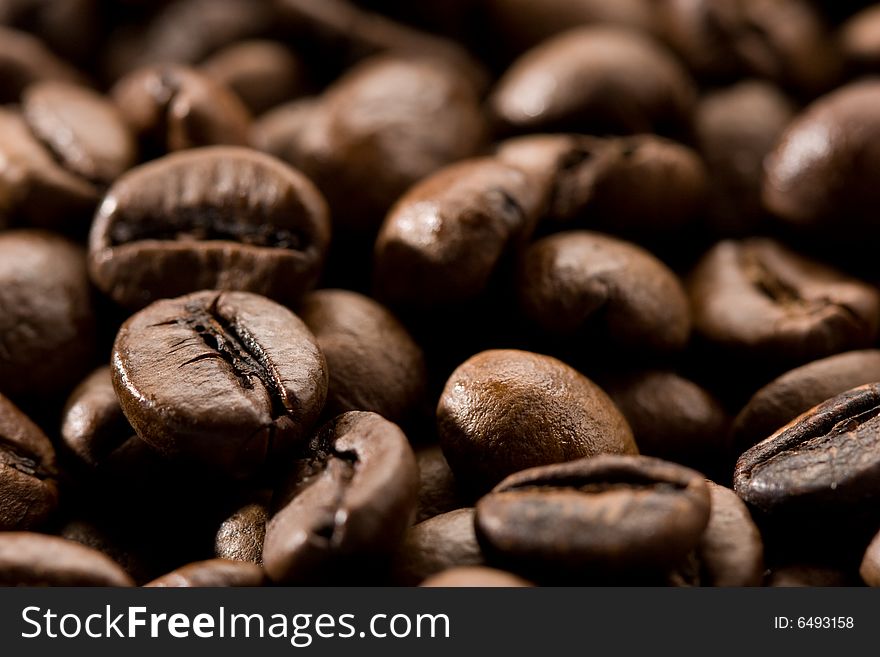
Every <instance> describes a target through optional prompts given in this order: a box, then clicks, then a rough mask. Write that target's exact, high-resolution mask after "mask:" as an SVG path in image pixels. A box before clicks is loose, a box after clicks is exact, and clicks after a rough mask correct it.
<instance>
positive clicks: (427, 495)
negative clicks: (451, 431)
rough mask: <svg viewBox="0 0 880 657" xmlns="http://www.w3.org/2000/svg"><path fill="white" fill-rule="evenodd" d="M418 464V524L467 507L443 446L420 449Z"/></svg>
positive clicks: (427, 446)
mask: <svg viewBox="0 0 880 657" xmlns="http://www.w3.org/2000/svg"><path fill="white" fill-rule="evenodd" d="M416 462H417V463H418V466H419V505H418V508H417V509H416V519H415V520H416V522H422V521H423V520H427V519H428V518H433V517H434V516H439V515H440V514H441V513H446V512H448V511H454V510H455V509H460V508H462V507H463V506H466V504H467V498H466V496H465V494H464V493H463V491H461V490H460V489H459V486H458V484H457V483H456V481H455V475H454V474H452V470H451V469H450V468H449V464H448V463H447V462H446V457H445V456H443V450H442V449H441V447H440V445H423V446H421V447H417V448H416Z"/></svg>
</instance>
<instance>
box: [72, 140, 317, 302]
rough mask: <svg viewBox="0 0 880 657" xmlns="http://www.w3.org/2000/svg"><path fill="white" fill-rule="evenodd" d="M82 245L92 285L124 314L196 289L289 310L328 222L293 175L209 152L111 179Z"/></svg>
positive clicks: (309, 189)
mask: <svg viewBox="0 0 880 657" xmlns="http://www.w3.org/2000/svg"><path fill="white" fill-rule="evenodd" d="M89 241H90V244H89V247H90V253H89V265H90V270H91V273H92V277H93V280H94V281H95V284H96V285H98V287H100V288H101V289H102V290H104V291H105V292H106V293H107V294H108V295H110V296H111V297H112V298H113V299H114V300H115V301H117V302H118V303H120V304H122V305H125V306H127V307H130V308H139V307H143V306H144V305H146V304H148V303H150V302H151V301H153V300H155V299H159V298H163V297H173V296H177V295H181V294H186V293H187V292H194V291H195V290H200V289H227V290H246V291H250V292H256V293H258V294H263V295H266V296H269V297H272V298H274V299H277V300H280V301H282V302H285V303H292V302H294V301H296V300H297V299H298V298H299V297H300V296H301V295H302V294H303V293H304V292H305V291H306V290H308V289H309V288H310V287H311V286H312V285H313V284H314V282H315V281H316V279H317V277H318V275H319V273H320V271H321V268H322V266H323V262H324V257H325V254H326V252H327V247H328V244H329V241H330V222H329V218H328V215H327V206H326V203H325V202H324V199H323V198H322V196H321V194H320V193H319V192H318V191H317V189H315V187H314V185H312V183H311V182H310V181H309V180H308V179H307V178H305V177H304V176H303V175H302V174H300V173H299V172H297V171H295V170H293V169H291V168H290V167H288V166H287V165H285V164H284V163H282V162H280V161H278V160H276V159H275V158H272V157H269V156H267V155H262V154H260V153H256V152H254V151H250V150H247V149H241V148H231V147H215V148H207V149H196V150H192V151H189V152H186V153H177V154H174V155H170V156H166V157H164V158H161V159H159V160H156V161H155V162H151V163H149V164H146V165H143V166H141V167H138V168H136V169H133V170H132V171H131V172H129V173H128V174H126V175H125V176H123V177H122V178H120V179H119V180H118V181H117V182H116V184H114V185H113V187H111V188H110V190H109V192H108V193H107V196H106V197H105V199H104V202H103V203H102V204H101V207H100V209H99V211H98V214H97V216H96V217H95V222H94V224H93V225H92V232H91V236H90V240H89Z"/></svg>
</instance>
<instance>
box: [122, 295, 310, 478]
mask: <svg viewBox="0 0 880 657" xmlns="http://www.w3.org/2000/svg"><path fill="white" fill-rule="evenodd" d="M112 370H113V372H112V373H113V386H114V388H115V389H116V394H117V396H118V397H119V402H120V404H121V406H122V410H123V412H124V413H125V416H126V417H127V418H128V421H129V422H130V423H131V425H132V427H134V429H135V431H137V434H138V436H140V437H141V438H142V439H143V440H144V441H145V442H147V443H148V444H149V445H150V446H152V447H153V448H154V449H156V450H158V451H159V452H161V453H163V454H167V455H170V456H181V457H184V458H186V459H187V460H192V461H194V462H197V463H201V464H204V465H205V466H209V467H211V468H215V469H218V470H219V471H222V472H227V473H229V474H232V475H236V476H247V475H250V474H252V473H253V472H254V471H256V470H257V469H259V468H260V467H261V466H263V465H264V464H265V463H266V461H267V459H275V458H277V457H278V456H280V455H283V454H285V453H289V451H290V450H291V448H292V447H294V446H295V445H297V444H299V443H301V442H303V441H305V440H307V438H308V432H309V429H310V428H311V426H312V424H313V423H314V422H315V421H316V420H317V418H318V415H319V414H320V412H321V408H322V407H323V405H324V399H325V397H326V394H327V371H326V364H325V362H324V356H323V355H322V354H321V351H320V349H319V348H318V345H317V343H316V342H315V338H314V336H313V335H312V334H311V332H309V330H308V328H306V326H305V324H303V323H302V321H301V320H300V319H299V318H298V317H296V315H294V314H293V313H292V312H290V311H289V310H287V309H286V308H284V307H283V306H280V305H278V304H276V303H274V302H272V301H270V300H268V299H266V298H264V297H261V296H258V295H256V294H250V293H247V292H218V291H203V292H196V293H194V294H190V295H187V296H184V297H179V298H176V299H165V300H161V301H157V302H155V303H153V304H152V305H150V306H148V307H147V308H145V309H144V310H142V311H140V312H139V313H137V314H135V315H133V316H132V317H131V318H129V319H128V321H126V322H125V324H124V325H123V326H122V328H121V329H120V331H119V334H118V336H117V338H116V343H115V345H114V347H113V358H112Z"/></svg>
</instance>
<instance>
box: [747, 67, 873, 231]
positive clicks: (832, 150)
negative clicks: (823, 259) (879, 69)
mask: <svg viewBox="0 0 880 657" xmlns="http://www.w3.org/2000/svg"><path fill="white" fill-rule="evenodd" d="M878 101H880V82H878V81H876V80H871V79H867V80H864V81H860V82H853V83H851V84H848V85H846V86H843V87H840V88H838V89H836V90H835V91H833V92H831V93H829V94H827V95H826V96H822V97H821V98H820V99H818V100H817V101H815V102H814V103H813V104H812V105H810V106H809V107H807V108H806V109H805V110H804V111H803V112H802V113H801V114H799V115H798V116H797V117H796V118H795V119H794V121H792V123H791V124H790V125H789V126H788V128H787V129H786V130H785V132H784V133H783V135H782V137H781V139H780V141H779V144H778V145H777V146H776V148H775V150H774V151H773V152H772V153H771V154H770V156H769V157H768V159H767V161H766V177H765V180H764V203H765V204H766V205H767V207H768V208H769V209H770V211H771V212H773V213H774V214H775V215H776V216H777V217H779V218H780V219H782V220H783V221H785V222H787V223H788V224H791V225H792V226H795V227H799V228H807V229H810V228H813V229H823V228H824V229H826V231H827V229H829V228H833V227H837V226H838V224H839V222H840V221H844V223H846V224H847V225H849V224H852V225H857V226H864V227H868V228H869V227H872V226H874V225H875V224H876V221H875V214H876V209H877V208H878V207H880V194H878V191H877V186H876V185H875V184H874V180H873V171H874V170H875V167H876V164H875V163H876V162H878V161H880V120H878V118H877V115H876V112H875V111H874V108H876V107H877V103H878Z"/></svg>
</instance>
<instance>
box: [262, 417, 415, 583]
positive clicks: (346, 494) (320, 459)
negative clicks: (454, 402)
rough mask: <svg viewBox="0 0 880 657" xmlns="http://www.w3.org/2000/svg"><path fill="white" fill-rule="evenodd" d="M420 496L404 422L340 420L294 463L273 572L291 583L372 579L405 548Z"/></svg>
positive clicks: (269, 539)
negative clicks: (373, 568) (371, 567)
mask: <svg viewBox="0 0 880 657" xmlns="http://www.w3.org/2000/svg"><path fill="white" fill-rule="evenodd" d="M417 493H418V472H417V466H416V460H415V456H414V455H413V452H412V448H411V447H410V446H409V443H408V442H407V439H406V436H405V435H404V434H403V432H402V431H401V430H400V429H399V428H398V427H397V425H395V424H392V423H391V422H388V421H387V420H385V419H383V418H382V417H381V416H379V415H376V414H375V413H366V412H359V411H352V412H349V413H345V414H343V415H340V416H338V417H337V418H335V419H334V420H331V421H330V422H328V423H327V424H326V425H324V427H322V428H321V429H320V430H319V431H318V433H317V434H316V435H315V437H314V438H313V439H312V441H311V442H310V443H309V445H308V447H307V449H306V450H305V451H304V452H303V454H302V455H301V456H300V457H299V458H298V459H296V460H295V461H294V462H293V464H292V468H291V473H290V476H289V479H288V481H287V484H286V486H285V488H284V489H282V499H280V500H277V501H276V505H277V507H278V511H277V512H276V513H275V514H274V515H273V516H272V518H271V519H270V520H269V524H268V525H267V527H266V543H265V546H264V548H263V563H264V566H265V568H266V572H267V573H268V575H269V577H270V578H271V579H272V580H273V581H275V582H285V583H292V582H302V581H315V580H318V581H320V580H321V579H322V578H327V577H331V576H333V574H334V573H336V575H339V574H340V573H348V572H349V571H350V570H351V569H352V568H355V570H356V571H359V574H360V575H364V574H365V573H364V572H363V568H364V566H365V564H370V563H374V562H378V563H381V562H382V561H383V560H385V559H387V558H388V557H390V555H391V554H392V553H393V552H394V550H395V549H396V548H397V546H398V544H399V543H400V540H401V539H402V537H403V533H404V531H405V530H406V528H407V527H408V526H409V523H410V521H411V519H412V516H413V513H414V512H415V506H416V495H417ZM331 571H332V572H331Z"/></svg>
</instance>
